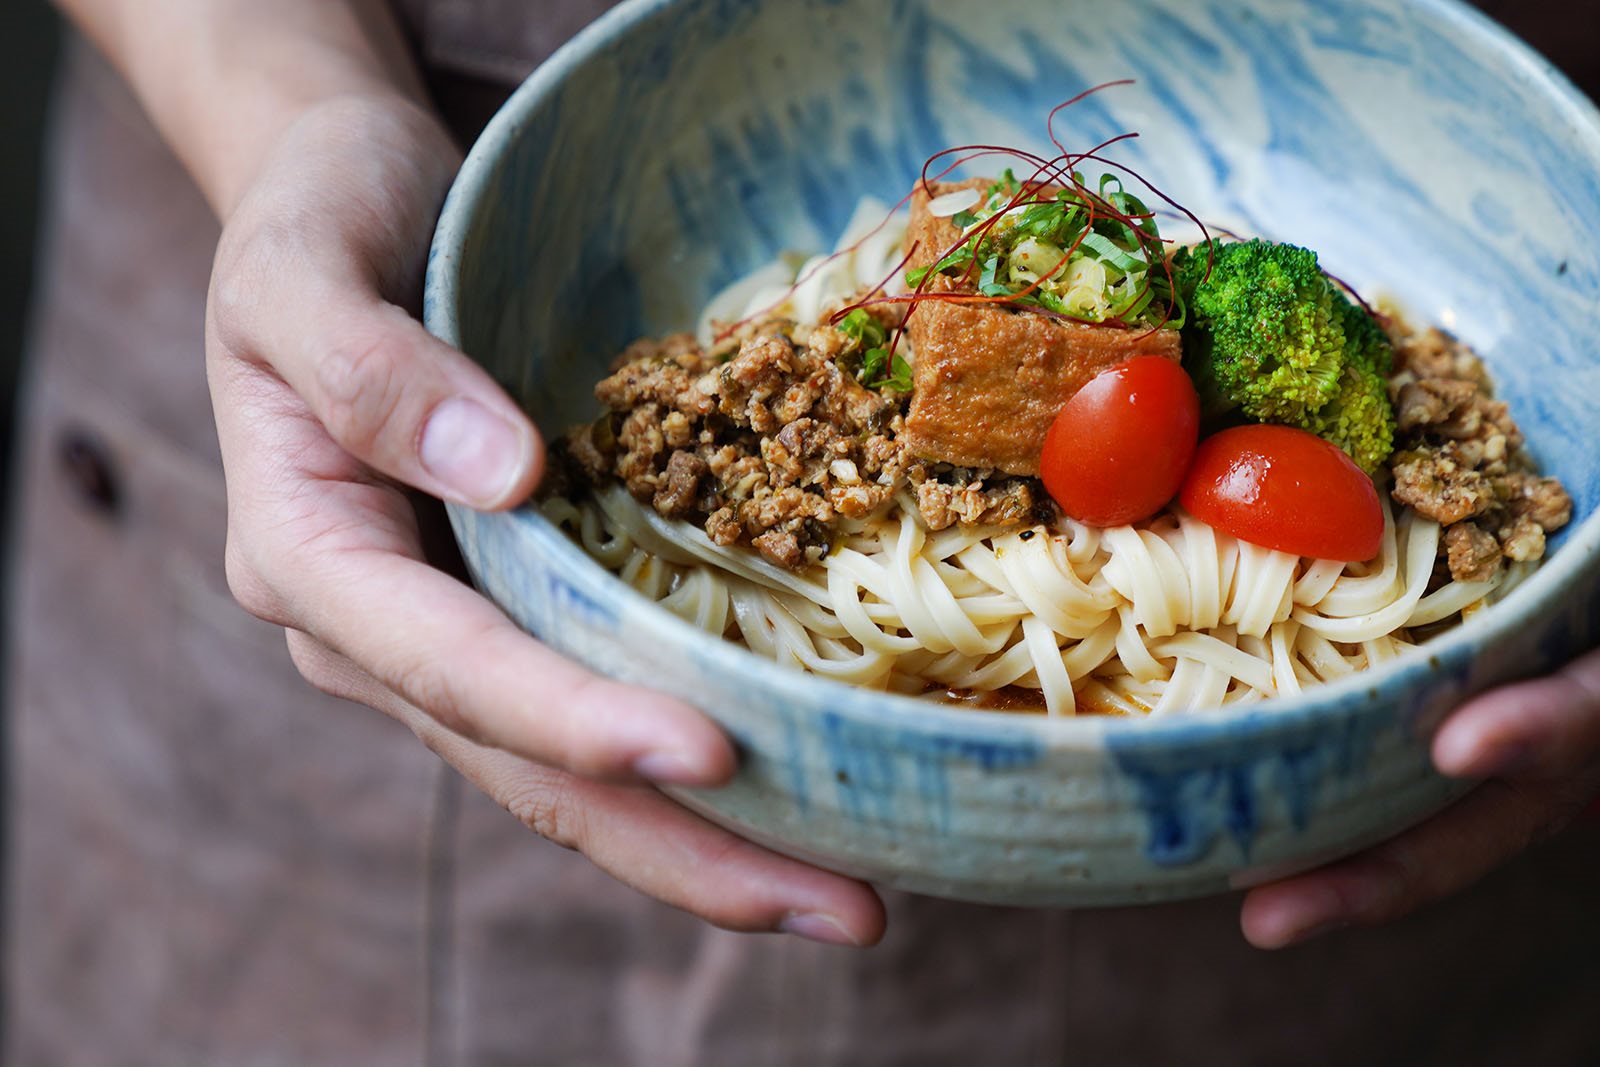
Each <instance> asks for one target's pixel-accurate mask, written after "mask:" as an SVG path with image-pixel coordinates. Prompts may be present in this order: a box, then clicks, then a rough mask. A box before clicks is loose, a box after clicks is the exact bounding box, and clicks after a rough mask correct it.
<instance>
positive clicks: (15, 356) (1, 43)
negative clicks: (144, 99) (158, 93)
mask: <svg viewBox="0 0 1600 1067" xmlns="http://www.w3.org/2000/svg"><path fill="white" fill-rule="evenodd" d="M1478 6H1479V7H1480V8H1482V9H1483V10H1484V11H1485V12H1487V13H1488V14H1489V15H1491V16H1492V17H1494V18H1496V19H1498V20H1500V21H1501V22H1503V23H1505V24H1506V25H1507V26H1509V27H1510V28H1511V29H1512V30H1513V31H1514V32H1515V33H1517V34H1518V35H1519V36H1521V37H1523V38H1524V39H1525V40H1527V41H1529V42H1530V43H1531V44H1532V45H1533V46H1534V47H1535V48H1537V49H1538V50H1539V51H1541V52H1543V53H1544V54H1545V55H1546V56H1548V57H1549V58H1550V59H1551V60H1552V61H1553V62H1554V63H1555V64H1556V65H1557V66H1558V67H1561V68H1562V69H1564V70H1565V71H1566V72H1567V73H1568V75H1569V76H1570V77H1571V78H1572V79H1573V80H1574V81H1575V82H1576V83H1577V84H1578V86H1579V87H1580V88H1582V89H1583V90H1584V91H1585V92H1587V93H1588V94H1589V95H1590V97H1600V4H1596V3H1595V2H1594V0H1578V2H1577V3H1571V2H1566V0H1479V3H1478ZM61 37H62V29H61V27H60V25H59V18H58V16H57V15H56V13H55V11H54V9H53V8H52V7H51V6H50V5H49V3H48V2H47V0H0V548H3V547H5V546H4V543H3V542H5V541H8V540H9V535H10V530H11V526H12V516H11V515H10V513H9V510H8V509H9V504H10V501H11V496H12V494H11V491H10V485H9V482H10V477H11V468H12V466H13V456H14V454H15V450H14V449H13V447H12V437H13V430H14V427H15V424H16V419H15V404H16V397H17V383H18V377H19V374H20V373H21V372H22V367H21V362H22V359H21V357H22V353H23V351H24V350H25V349H26V343H27V328H28V315H27V308H28V302H29V297H30V281H31V278H32V273H33V270H32V267H33V262H34V256H35V254H36V251H35V248H34V239H35V225H34V224H35V218H36V216H37V205H38V203H39V201H40V198H41V197H42V196H48V195H49V180H48V175H46V174H44V173H43V171H42V161H43V158H44V157H43V151H42V149H43V140H44V134H45V130H46V127H47V125H48V118H49V89H50V79H51V75H52V70H53V66H54V61H55V58H56V55H57V52H58V50H59V46H60V41H61ZM5 558H6V559H7V561H9V552H6V554H5ZM0 589H3V586H0ZM7 599H8V598H4V597H0V626H4V625H6V622H7V620H6V618H5V616H4V610H5V604H6V602H7ZM4 721H5V718H4V709H3V708H0V756H3V753H4V749H3V746H4V736H5V735H4ZM0 787H3V783H0ZM3 811H4V794H3V792H0V812H3ZM5 826H6V823H5V821H4V819H3V818H0V835H3V834H4V833H5ZM4 855H5V852H4V841H3V837H0V862H3V857H4ZM3 884H4V883H3V880H0V885H3ZM0 1026H3V1020H0Z"/></svg>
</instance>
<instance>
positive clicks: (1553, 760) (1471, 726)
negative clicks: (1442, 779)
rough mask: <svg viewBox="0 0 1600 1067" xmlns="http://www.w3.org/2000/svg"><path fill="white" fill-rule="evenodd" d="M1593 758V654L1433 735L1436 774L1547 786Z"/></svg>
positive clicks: (1598, 730) (1596, 670)
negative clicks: (1522, 780) (1548, 781)
mask: <svg viewBox="0 0 1600 1067" xmlns="http://www.w3.org/2000/svg"><path fill="white" fill-rule="evenodd" d="M1597 757H1600V652H1591V653H1590V654H1589V655H1587V656H1584V657H1583V658H1581V659H1578V660H1574V661H1573V662H1572V663H1570V664H1568V665H1567V666H1566V667H1563V668H1562V669H1561V670H1559V671H1557V672H1556V673H1555V674H1552V675H1549V676H1548V677H1545V678H1539V679H1536V680H1534V681H1531V682H1521V683H1519V684H1516V685H1510V686H1505V687H1504V688H1501V689H1496V690H1493V691H1491V692H1488V693H1485V694H1484V695H1483V696H1480V697H1478V698H1477V699H1475V700H1473V701H1471V702H1469V703H1467V704H1466V705H1464V706H1463V707H1462V708H1461V709H1460V710H1458V711H1456V712H1455V713H1454V714H1453V715H1451V716H1450V718H1449V719H1448V720H1446V721H1445V724H1444V725H1443V726H1442V727H1440V728H1439V733H1438V735H1437V736H1436V737H1435V738H1434V741H1433V759H1434V763H1435V764H1437V765H1438V768H1439V770H1440V772H1441V773H1443V774H1448V775H1453V776H1455V777H1461V778H1487V777H1492V776H1496V775H1502V776H1514V777H1518V778H1533V779H1555V778H1562V777H1566V776H1568V775H1570V774H1573V773H1574V772H1576V771H1577V770H1579V769H1580V768H1582V767H1584V766H1585V765H1587V764H1589V763H1590V762H1592V761H1594V760H1595V759H1596V758H1597Z"/></svg>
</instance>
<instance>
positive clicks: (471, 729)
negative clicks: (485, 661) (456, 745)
mask: <svg viewBox="0 0 1600 1067" xmlns="http://www.w3.org/2000/svg"><path fill="white" fill-rule="evenodd" d="M394 687H395V688H396V689H397V690H399V692H400V693H401V694H402V695H403V696H404V697H405V698H406V699H407V700H409V701H410V702H411V703H413V704H415V705H416V706H417V707H419V708H421V709H422V710H423V711H425V712H426V713H427V714H428V717H429V718H431V719H432V720H433V721H434V722H436V723H438V724H439V725H440V726H442V727H444V728H445V729H446V730H448V731H450V732H451V733H453V734H455V735H456V736H458V737H463V738H465V739H466V740H468V741H472V742H474V743H476V744H480V745H489V744H492V741H491V740H490V739H489V738H487V737H485V736H484V731H483V729H482V726H481V724H480V723H479V722H478V718H477V716H476V715H475V714H474V713H473V710H472V705H471V702H470V700H469V699H468V696H467V694H466V693H464V692H463V691H462V689H461V684H460V682H459V681H457V680H456V677H455V675H454V674H452V672H450V671H447V670H443V669H441V668H440V667H439V666H438V665H436V664H434V663H432V662H429V661H424V662H417V663H413V664H411V665H410V666H408V667H405V668H402V669H401V670H400V671H399V672H398V675H397V677H396V678H395V679H394Z"/></svg>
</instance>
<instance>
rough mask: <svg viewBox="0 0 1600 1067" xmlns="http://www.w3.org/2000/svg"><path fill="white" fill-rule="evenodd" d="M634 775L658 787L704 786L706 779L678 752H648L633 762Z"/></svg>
mask: <svg viewBox="0 0 1600 1067" xmlns="http://www.w3.org/2000/svg"><path fill="white" fill-rule="evenodd" d="M633 773H634V774H637V775H638V776H639V777H640V778H643V779H645V780H646V781H650V782H655V783H656V784H658V785H704V784H705V778H706V776H705V774H704V773H703V772H701V771H699V770H697V769H696V768H695V766H694V765H693V764H692V763H690V762H689V761H688V760H687V759H685V758H684V757H683V756H680V755H678V754H677V753H676V752H646V753H645V754H644V755H642V756H640V757H639V758H638V759H636V760H634V761H633Z"/></svg>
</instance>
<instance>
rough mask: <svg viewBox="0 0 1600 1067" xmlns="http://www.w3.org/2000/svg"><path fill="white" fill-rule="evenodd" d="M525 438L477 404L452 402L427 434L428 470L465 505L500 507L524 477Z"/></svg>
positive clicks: (430, 423)
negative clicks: (518, 480)
mask: <svg viewBox="0 0 1600 1067" xmlns="http://www.w3.org/2000/svg"><path fill="white" fill-rule="evenodd" d="M525 451H526V444H525V442H524V440H523V436H522V435H521V434H519V433H518V432H517V430H516V428H515V427H514V426H512V425H511V424H510V423H509V422H507V421H506V420H505V419H502V418H501V417H500V416H498V415H496V414H494V413H493V412H491V411H490V410H489V409H488V408H486V407H484V406H483V405H482V404H480V403H478V402H477V401H476V400H469V399H467V398H466V397H463V396H457V397H451V398H450V399H449V400H446V401H444V402H443V403H441V404H440V405H439V406H438V407H436V408H434V409H433V414H432V415H430V416H429V417H428V424H427V426H425V427H424V428H423V430H422V446H421V452H422V465H423V466H424V467H426V468H427V470H428V473H429V474H431V475H433V476H434V477H435V478H437V479H439V481H441V482H443V483H444V484H445V485H446V486H448V487H449V488H450V489H452V490H454V492H455V495H456V496H458V497H459V498H460V499H462V500H465V501H467V502H468V503H472V504H494V503H498V502H499V501H500V500H501V498H503V497H504V496H505V494H506V492H507V490H509V489H510V488H511V486H512V485H513V484H515V483H516V481H517V479H518V478H520V477H521V476H522V467H523V464H524V463H525V462H526V457H525V455H524V452H525Z"/></svg>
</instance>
